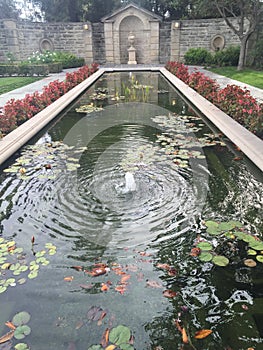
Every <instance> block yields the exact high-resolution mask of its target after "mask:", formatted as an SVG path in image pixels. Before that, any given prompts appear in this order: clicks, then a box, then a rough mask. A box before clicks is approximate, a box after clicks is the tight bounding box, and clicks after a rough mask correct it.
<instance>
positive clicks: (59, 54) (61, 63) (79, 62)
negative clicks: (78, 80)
mask: <svg viewBox="0 0 263 350" xmlns="http://www.w3.org/2000/svg"><path fill="white" fill-rule="evenodd" d="M28 62H29V63H31V64H36V65H38V64H48V65H49V71H50V73H57V72H60V71H61V70H62V68H75V67H81V66H83V65H84V64H85V61H84V59H83V58H80V57H77V56H76V55H74V54H73V53H71V52H63V51H45V52H44V53H41V52H39V51H36V52H33V54H32V55H31V56H30V57H28V59H27V61H25V62H24V63H28Z"/></svg>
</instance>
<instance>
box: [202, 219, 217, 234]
mask: <svg viewBox="0 0 263 350" xmlns="http://www.w3.org/2000/svg"><path fill="white" fill-rule="evenodd" d="M205 225H206V227H207V232H208V233H210V234H211V235H219V234H220V233H221V231H220V229H219V224H218V223H217V222H215V221H210V220H209V221H206V222H205Z"/></svg>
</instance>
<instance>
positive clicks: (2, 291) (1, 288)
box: [0, 286, 7, 294]
mask: <svg viewBox="0 0 263 350" xmlns="http://www.w3.org/2000/svg"><path fill="white" fill-rule="evenodd" d="M6 289H7V288H6V287H4V286H0V294H1V293H4V292H5V291H6Z"/></svg>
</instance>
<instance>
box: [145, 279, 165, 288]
mask: <svg viewBox="0 0 263 350" xmlns="http://www.w3.org/2000/svg"><path fill="white" fill-rule="evenodd" d="M146 285H147V287H151V288H163V286H162V284H161V283H159V282H157V281H149V280H148V281H146Z"/></svg>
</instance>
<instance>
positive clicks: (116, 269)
mask: <svg viewBox="0 0 263 350" xmlns="http://www.w3.org/2000/svg"><path fill="white" fill-rule="evenodd" d="M112 271H113V272H114V273H116V275H126V272H124V271H123V270H122V268H121V267H113V268H112Z"/></svg>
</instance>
